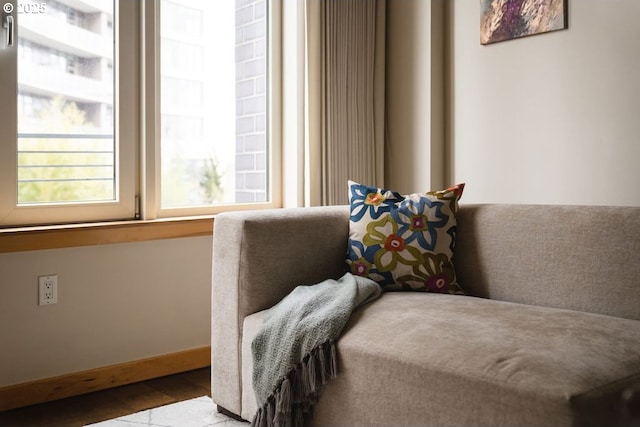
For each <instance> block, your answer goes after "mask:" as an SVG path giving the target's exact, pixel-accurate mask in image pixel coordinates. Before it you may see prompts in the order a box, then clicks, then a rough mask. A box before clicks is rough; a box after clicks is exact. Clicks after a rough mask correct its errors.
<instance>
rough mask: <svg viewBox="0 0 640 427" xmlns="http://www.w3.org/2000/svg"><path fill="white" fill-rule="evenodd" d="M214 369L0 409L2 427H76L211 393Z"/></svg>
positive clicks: (199, 370)
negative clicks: (22, 406)
mask: <svg viewBox="0 0 640 427" xmlns="http://www.w3.org/2000/svg"><path fill="white" fill-rule="evenodd" d="M210 381H211V370H210V369H209V368H204V369H198V370H195V371H190V372H185V373H182V374H176V375H170V376H167V377H162V378H157V379H153V380H149V381H144V382H140V383H136V384H130V385H126V386H121V387H116V388H112V389H109V390H103V391H97V392H94V393H89V394H85V395H82V396H76V397H70V398H67V399H62V400H58V401H54V402H48V403H43V404H40V405H34V406H28V407H26V408H19V409H14V410H11V411H6V412H0V426H2V427H76V426H84V425H86V424H91V423H97V422H99V421H105V420H109V419H112V418H117V417H121V416H124V415H128V414H132V413H134V412H138V411H143V410H145V409H149V408H154V407H157V406H162V405H167V404H170V403H175V402H180V401H183V400H188V399H192V398H194V397H199V396H205V395H207V396H211V386H210V384H211V382H210Z"/></svg>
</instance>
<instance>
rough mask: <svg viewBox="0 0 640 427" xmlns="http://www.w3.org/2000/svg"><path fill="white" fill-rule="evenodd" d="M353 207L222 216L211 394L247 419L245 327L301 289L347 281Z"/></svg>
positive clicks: (216, 248)
mask: <svg viewBox="0 0 640 427" xmlns="http://www.w3.org/2000/svg"><path fill="white" fill-rule="evenodd" d="M348 234H349V209H348V207H347V206H330V207H315V208H297V209H269V210H260V211H243V212H228V213H224V214H220V215H218V216H216V218H215V222H214V233H213V274H212V292H211V302H212V303H211V318H212V323H211V359H212V360H211V393H212V398H213V400H214V401H215V402H216V403H217V404H218V405H221V406H223V407H224V408H226V409H228V410H230V411H233V412H236V411H237V412H236V413H237V414H240V413H241V410H242V408H241V394H242V389H241V360H242V354H241V344H242V322H243V320H244V318H245V317H246V316H248V315H250V314H253V313H256V312H258V311H261V310H264V309H267V308H269V307H271V306H273V305H274V304H276V303H277V302H278V301H280V300H281V299H282V298H283V297H284V296H286V295H287V294H288V293H289V292H291V290H293V288H295V287H296V286H297V285H300V284H314V283H318V282H321V281H322V280H325V279H328V278H339V277H340V276H342V274H343V273H344V259H345V255H346V250H347V239H348Z"/></svg>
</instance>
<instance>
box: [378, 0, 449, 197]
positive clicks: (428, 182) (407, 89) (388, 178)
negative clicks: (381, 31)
mask: <svg viewBox="0 0 640 427" xmlns="http://www.w3.org/2000/svg"><path fill="white" fill-rule="evenodd" d="M443 14H444V2H443V1H442V0H433V1H424V0H389V1H387V29H386V30H387V70H386V73H387V82H386V83H387V87H386V100H387V123H386V125H387V138H386V147H385V186H386V187H387V188H389V189H393V190H396V191H400V192H403V193H410V192H415V191H426V190H430V189H439V188H440V187H442V185H443V181H444V102H443V93H444V87H443V84H442V81H443V77H442V74H443V72H444V69H443V66H444V63H443V52H442V50H443V48H444V25H443V24H444V18H443Z"/></svg>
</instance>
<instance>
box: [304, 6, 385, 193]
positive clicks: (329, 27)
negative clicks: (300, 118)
mask: <svg viewBox="0 0 640 427" xmlns="http://www.w3.org/2000/svg"><path fill="white" fill-rule="evenodd" d="M385 2H386V0H306V3H305V102H304V106H305V113H304V114H305V205H307V206H314V205H335V204H346V203H348V194H347V180H349V179H351V180H354V181H358V182H362V183H364V184H369V185H376V186H383V185H384V182H383V180H384V159H383V154H384V93H385V91H384V79H385V78H384V73H385V61H384V56H385V7H386V4H385Z"/></svg>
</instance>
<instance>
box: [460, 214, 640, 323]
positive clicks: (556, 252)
mask: <svg viewBox="0 0 640 427" xmlns="http://www.w3.org/2000/svg"><path fill="white" fill-rule="evenodd" d="M454 265H455V269H456V274H457V276H458V282H459V283H460V285H461V286H462V287H463V288H464V289H465V290H466V291H467V292H469V293H470V294H472V295H475V296H480V297H485V298H492V299H498V300H503V301H511V302H518V303H525V304H533V305H540V306H547V307H557V308H566V309H572V310H581V311H588V312H592V313H600V314H607V315H612V316H618V317H625V318H629V319H637V320H640V207H606V206H554V205H500V204H487V205H464V204H461V206H460V211H459V215H458V228H457V240H456V248H455V255H454Z"/></svg>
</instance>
